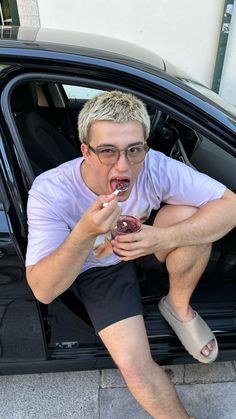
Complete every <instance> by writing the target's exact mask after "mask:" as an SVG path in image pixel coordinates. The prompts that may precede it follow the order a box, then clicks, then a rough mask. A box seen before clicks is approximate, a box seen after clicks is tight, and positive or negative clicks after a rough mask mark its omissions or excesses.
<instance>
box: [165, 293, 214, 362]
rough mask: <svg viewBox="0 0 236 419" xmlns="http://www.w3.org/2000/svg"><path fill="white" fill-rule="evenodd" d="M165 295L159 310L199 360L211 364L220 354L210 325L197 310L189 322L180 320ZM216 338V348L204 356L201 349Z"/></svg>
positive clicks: (187, 348)
mask: <svg viewBox="0 0 236 419" xmlns="http://www.w3.org/2000/svg"><path fill="white" fill-rule="evenodd" d="M164 300H165V297H163V298H162V299H161V301H160V302H159V304H158V307H159V310H160V312H161V314H162V316H163V317H164V319H165V320H166V321H167V322H168V323H169V325H170V326H171V327H172V329H173V330H174V332H175V333H176V335H177V336H178V338H179V340H180V341H181V343H182V345H183V346H184V347H185V349H186V350H187V351H188V353H189V354H190V355H192V356H193V357H194V358H195V359H197V360H198V361H199V362H202V363H205V364H209V363H211V362H213V361H215V359H216V358H217V356H218V344H217V340H216V338H215V336H214V334H213V333H212V331H211V329H210V328H209V326H208V325H207V324H206V322H205V321H204V320H203V319H202V317H201V316H199V314H198V313H197V312H196V311H195V314H196V315H195V317H194V318H193V319H192V320H189V321H187V322H182V321H180V320H178V319H177V318H176V317H175V316H174V313H173V311H172V309H171V307H170V305H169V304H168V303H167V302H164ZM211 340H214V348H213V350H212V351H211V353H210V354H209V355H208V356H204V355H203V354H202V353H201V350H202V349H203V348H204V346H206V345H207V343H208V342H210V341H211Z"/></svg>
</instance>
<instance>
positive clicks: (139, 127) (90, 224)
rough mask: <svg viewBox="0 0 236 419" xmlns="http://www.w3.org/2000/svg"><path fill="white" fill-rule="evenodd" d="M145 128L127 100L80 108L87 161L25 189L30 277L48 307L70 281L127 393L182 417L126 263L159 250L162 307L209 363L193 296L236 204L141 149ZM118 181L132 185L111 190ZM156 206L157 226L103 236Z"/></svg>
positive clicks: (210, 339)
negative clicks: (165, 288) (164, 274)
mask: <svg viewBox="0 0 236 419" xmlns="http://www.w3.org/2000/svg"><path fill="white" fill-rule="evenodd" d="M149 130H150V120H149V116H148V114H147V111H146V108H145V106H144V104H143V103H142V102H141V101H140V100H139V99H137V98H136V97H135V96H133V95H130V94H127V93H122V92H117V91H114V92H105V93H102V94H100V95H98V96H96V97H95V98H93V99H91V100H90V101H88V102H87V103H86V105H85V106H84V108H83V110H82V111H81V112H80V115H79V136H80V141H81V143H82V144H81V151H82V154H83V157H82V158H79V159H76V160H73V161H71V162H68V163H65V164H63V165H61V166H59V167H58V168H56V169H53V170H50V171H49V172H46V173H43V174H42V175H40V176H39V177H38V178H36V180H35V182H34V184H33V187H32V189H31V191H30V193H29V202H28V219H29V243H28V250H27V258H26V266H27V279H28V282H29V285H30V286H31V288H32V290H33V292H34V294H35V296H36V298H37V299H38V300H40V301H42V302H43V303H46V304H48V303H50V302H51V301H52V300H53V299H54V298H56V297H57V296H58V295H60V294H61V293H62V292H63V291H65V290H66V289H67V288H68V287H70V286H71V285H72V283H74V281H75V284H76V286H77V289H78V293H79V295H80V298H81V300H82V301H83V303H84V304H85V306H86V308H87V311H88V313H89V315H90V317H91V320H92V322H93V325H94V328H95V330H96V332H97V333H98V334H99V336H100V337H101V339H102V341H103V342H104V344H105V346H106V347H107V349H108V350H109V352H110V354H111V356H112V358H113V360H114V361H115V363H116V365H117V366H118V368H119V369H120V371H121V373H122V375H123V377H124V379H125V381H126V383H127V386H128V388H129V389H130V391H131V393H132V394H133V396H134V397H135V398H136V399H137V400H138V402H139V403H140V404H141V405H142V406H143V408H144V409H145V410H146V411H147V412H148V413H149V414H150V415H152V416H153V417H155V418H159V419H160V418H163V419H164V418H165V419H185V418H189V416H188V414H187V412H186V411H185V409H184V407H183V406H182V404H181V403H180V401H179V399H178V397H177V395H176V392H175V389H174V386H173V385H172V384H171V383H170V381H169V379H168V377H167V376H166V374H165V373H164V372H163V370H162V369H161V368H160V367H159V366H158V365H157V364H156V363H155V362H154V361H153V360H152V358H151V354H150V349H149V345H148V339H147V335H146V330H145V326H144V321H143V317H142V304H141V297H140V293H139V288H138V284H137V278H136V270H135V265H134V262H133V260H135V259H137V258H140V257H142V256H146V255H150V254H155V256H156V258H157V260H158V261H159V262H160V263H164V262H165V263H166V268H167V270H168V273H169V281H170V289H169V293H168V295H167V296H166V297H165V298H164V299H162V300H161V302H160V305H159V308H160V311H161V312H162V314H163V316H164V317H165V318H166V320H167V321H168V322H169V323H170V324H171V326H172V327H173V328H174V330H175V331H176V333H177V334H178V336H179V337H180V339H181V341H182V342H183V344H184V345H185V347H186V348H187V350H188V351H189V352H190V353H191V354H192V355H193V356H194V357H195V358H197V359H199V360H200V361H201V362H212V361H213V360H214V359H215V358H216V356H217V351H218V348H217V342H216V340H215V337H214V335H213V334H212V332H211V331H210V329H209V328H208V326H207V325H206V323H205V322H204V321H203V320H202V319H201V318H200V317H199V316H198V314H197V313H195V312H194V311H193V310H192V309H191V307H190V306H189V300H190V297H191V295H192V292H193V290H194V288H195V286H196V284H197V282H198V280H199V278H200V277H201V274H202V272H203V271H204V269H205V267H206V265H207V262H208V259H209V255H210V252H211V243H212V242H213V241H215V240H217V239H219V238H220V237H222V236H224V235H225V234H226V233H227V232H229V231H230V230H231V229H232V228H233V227H234V226H235V221H236V197H235V195H234V194H233V193H232V192H231V191H229V190H228V189H226V187H225V186H224V185H222V184H220V183H219V182H217V181H215V180H213V179H211V178H209V177H208V176H206V175H203V174H200V173H197V172H196V171H194V170H192V169H190V168H189V167H187V166H186V165H184V164H182V163H180V162H177V161H175V160H172V159H170V158H168V157H166V156H165V155H163V154H162V153H159V152H156V151H153V150H149V151H148V147H147V146H146V140H147V138H148V135H149ZM122 185H123V186H124V185H125V186H128V188H127V190H125V191H122V192H120V193H119V194H118V195H115V194H114V191H115V190H116V189H117V188H120V187H121V186H122ZM161 202H164V203H165V204H166V205H164V206H163V207H162V208H161V209H160V210H159V211H158V213H157V215H156V218H155V221H154V224H153V226H150V225H142V229H141V231H140V232H138V233H131V234H128V235H127V236H117V237H116V238H115V240H112V241H110V236H109V233H110V231H111V229H112V228H113V227H114V226H115V225H116V222H117V219H118V217H119V215H120V213H123V214H132V215H135V216H136V217H138V218H140V219H141V220H142V221H145V220H146V219H147V218H148V217H149V215H150V212H151V210H152V209H159V208H160V203H161ZM104 203H106V205H104ZM107 203H108V204H107ZM222 214H224V217H222ZM112 249H113V250H114V252H115V253H118V254H119V255H120V257H118V256H117V255H116V254H115V253H113V252H112Z"/></svg>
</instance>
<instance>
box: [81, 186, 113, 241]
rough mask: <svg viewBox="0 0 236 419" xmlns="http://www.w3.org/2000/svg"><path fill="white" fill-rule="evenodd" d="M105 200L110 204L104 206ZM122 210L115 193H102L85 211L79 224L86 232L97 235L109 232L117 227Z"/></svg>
mask: <svg viewBox="0 0 236 419" xmlns="http://www.w3.org/2000/svg"><path fill="white" fill-rule="evenodd" d="M104 202H108V203H109V204H108V205H107V206H106V207H103V204H104ZM120 212H121V209H120V207H119V205H118V202H117V198H116V196H115V195H113V194H111V195H100V196H99V197H98V198H97V199H96V201H95V202H94V203H93V204H92V205H91V206H90V207H89V208H88V209H87V211H85V213H84V214H83V216H82V217H81V219H80V221H79V223H78V224H79V225H80V228H82V229H83V230H84V231H85V233H86V234H88V235H92V236H97V235H99V234H104V233H107V232H108V231H110V230H111V229H112V228H114V227H115V225H116V223H117V220H118V218H119V216H120Z"/></svg>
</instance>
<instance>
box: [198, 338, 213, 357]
mask: <svg viewBox="0 0 236 419" xmlns="http://www.w3.org/2000/svg"><path fill="white" fill-rule="evenodd" d="M214 344H215V341H214V340H211V341H210V342H208V344H207V345H206V346H204V348H203V349H202V350H201V353H202V355H204V356H209V355H210V353H211V351H212V350H213V349H214Z"/></svg>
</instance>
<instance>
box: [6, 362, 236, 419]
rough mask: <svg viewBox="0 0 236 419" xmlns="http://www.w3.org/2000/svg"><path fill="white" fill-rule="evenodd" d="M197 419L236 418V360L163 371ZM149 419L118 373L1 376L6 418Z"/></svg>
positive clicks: (171, 368)
mask: <svg viewBox="0 0 236 419" xmlns="http://www.w3.org/2000/svg"><path fill="white" fill-rule="evenodd" d="M163 368H164V369H165V370H166V371H167V373H168V374H169V376H170V377H171V379H172V380H173V382H174V383H175V384H176V389H177V392H178V394H179V396H180V398H181V399H182V401H183V403H184V405H185V406H186V408H187V410H188V412H189V413H191V415H193V416H194V417H195V418H196V419H236V362H221V363H217V362H216V363H214V364H211V365H203V364H191V365H177V366H165V367H163ZM45 418H47V419H69V418H73V419H148V418H150V416H149V415H147V414H146V413H145V412H144V411H143V409H142V408H141V407H140V406H139V405H138V404H137V403H136V401H135V400H134V399H133V398H132V396H131V395H130V394H129V392H128V390H127V388H126V386H125V383H124V381H123V379H122V378H121V376H120V374H119V372H118V371H117V370H103V371H81V372H66V373H54V374H33V375H22V376H19V375H15V376H2V377H0V419H45Z"/></svg>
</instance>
